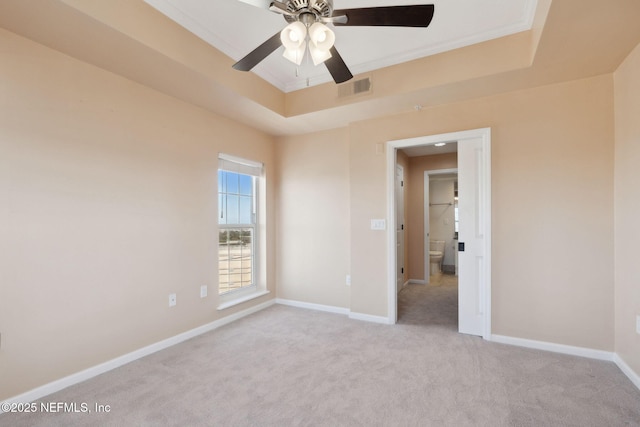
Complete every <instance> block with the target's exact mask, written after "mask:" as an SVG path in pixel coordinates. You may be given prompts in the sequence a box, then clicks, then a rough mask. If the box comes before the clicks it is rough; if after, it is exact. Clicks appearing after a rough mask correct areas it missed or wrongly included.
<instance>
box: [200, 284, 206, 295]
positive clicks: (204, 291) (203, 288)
mask: <svg viewBox="0 0 640 427" xmlns="http://www.w3.org/2000/svg"><path fill="white" fill-rule="evenodd" d="M206 297H207V285H202V286H200V298H206Z"/></svg>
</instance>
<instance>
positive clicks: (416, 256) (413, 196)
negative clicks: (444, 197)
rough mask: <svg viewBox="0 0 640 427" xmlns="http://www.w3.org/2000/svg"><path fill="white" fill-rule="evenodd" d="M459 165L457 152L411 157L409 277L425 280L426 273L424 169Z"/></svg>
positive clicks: (450, 167)
mask: <svg viewBox="0 0 640 427" xmlns="http://www.w3.org/2000/svg"><path fill="white" fill-rule="evenodd" d="M457 167H458V155H457V153H446V154H435V155H432V156H419V157H411V158H410V159H409V168H410V173H409V185H410V192H409V197H408V199H409V208H408V213H409V214H408V223H409V229H410V230H411V233H410V235H409V253H410V255H411V259H410V261H409V265H410V267H411V268H410V270H409V278H410V279H413V280H425V279H426V277H425V274H424V269H425V266H424V171H431V170H438V169H455V168H457Z"/></svg>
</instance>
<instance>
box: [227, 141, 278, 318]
mask: <svg viewBox="0 0 640 427" xmlns="http://www.w3.org/2000/svg"><path fill="white" fill-rule="evenodd" d="M220 170H224V171H228V172H235V173H239V174H244V175H250V176H252V177H253V213H252V216H253V218H252V220H253V223H252V224H218V232H217V234H216V242H217V243H219V235H220V231H221V230H223V229H236V228H251V229H252V230H253V232H252V240H253V241H252V245H253V249H252V254H251V255H252V266H251V270H252V284H251V285H249V286H244V287H242V288H239V289H235V290H231V291H229V292H226V293H224V294H220V293H219V292H220V272H219V271H218V274H217V278H216V283H217V286H216V294H217V295H218V300H219V305H218V310H224V309H225V308H229V307H232V306H234V305H237V304H240V303H242V302H245V301H249V300H251V299H254V298H258V297H260V296H262V295H265V294H267V293H268V291H267V290H266V286H265V285H264V283H263V282H262V280H261V277H262V274H261V271H260V268H261V265H260V259H261V256H260V255H261V254H260V251H261V247H262V245H261V242H260V240H261V236H260V229H261V227H260V211H261V210H262V209H264V206H261V197H260V193H259V191H260V187H261V185H260V184H261V180H263V179H264V177H263V170H264V166H263V164H262V163H259V162H255V161H252V160H248V159H243V158H240V157H236V156H231V155H228V154H223V153H220V154H219V155H218V170H217V171H218V172H219V171H220ZM217 176H218V173H216V177H217ZM218 188H219V187H218V186H216V192H217V193H218V194H219V190H218ZM218 199H219V198H218ZM217 211H218V212H219V210H217ZM216 248H219V244H217V245H216ZM216 259H217V261H218V265H219V260H220V253H219V252H218V253H217V256H216Z"/></svg>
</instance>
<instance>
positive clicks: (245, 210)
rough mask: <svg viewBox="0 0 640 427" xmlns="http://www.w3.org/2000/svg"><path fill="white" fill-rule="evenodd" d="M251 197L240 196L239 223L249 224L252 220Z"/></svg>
mask: <svg viewBox="0 0 640 427" xmlns="http://www.w3.org/2000/svg"><path fill="white" fill-rule="evenodd" d="M252 202H253V198H252V197H246V196H240V224H251V223H252V222H253V221H252V216H253V215H252V213H253V212H252V211H253V209H252V206H251V205H252Z"/></svg>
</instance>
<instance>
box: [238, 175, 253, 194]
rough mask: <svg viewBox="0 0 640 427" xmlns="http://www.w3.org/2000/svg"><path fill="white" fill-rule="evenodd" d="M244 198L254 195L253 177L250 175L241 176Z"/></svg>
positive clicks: (241, 189) (241, 190)
mask: <svg viewBox="0 0 640 427" xmlns="http://www.w3.org/2000/svg"><path fill="white" fill-rule="evenodd" d="M239 193H240V194H241V195H243V196H250V195H252V194H253V177H251V176H249V175H240V191H239Z"/></svg>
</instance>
